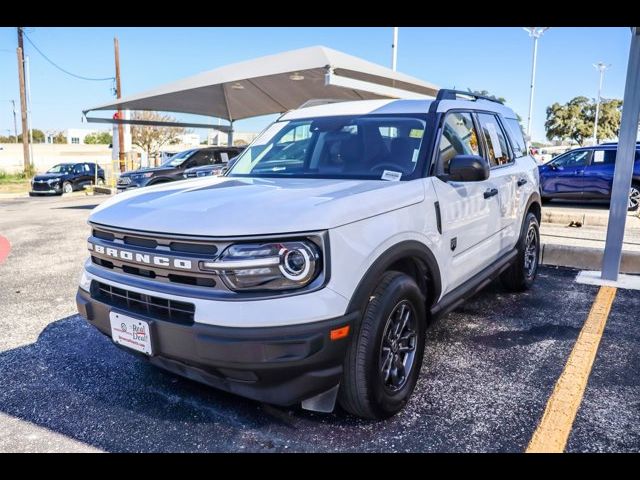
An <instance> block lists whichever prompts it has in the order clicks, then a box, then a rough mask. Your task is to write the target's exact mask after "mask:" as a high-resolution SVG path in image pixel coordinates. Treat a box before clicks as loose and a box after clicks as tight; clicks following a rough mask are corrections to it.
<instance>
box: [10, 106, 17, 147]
mask: <svg viewBox="0 0 640 480" xmlns="http://www.w3.org/2000/svg"><path fill="white" fill-rule="evenodd" d="M11 104H12V105H13V135H14V141H15V143H18V123H17V121H16V101H15V100H11Z"/></svg>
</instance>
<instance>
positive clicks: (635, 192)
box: [538, 143, 640, 210]
mask: <svg viewBox="0 0 640 480" xmlns="http://www.w3.org/2000/svg"><path fill="white" fill-rule="evenodd" d="M617 148H618V145H617V144H615V143H605V144H602V145H595V146H593V147H583V148H576V149H575V150H570V151H569V152H566V153H563V154H562V155H558V156H557V157H555V158H554V159H552V160H550V161H548V162H547V163H545V164H544V165H540V166H539V167H538V169H539V171H540V188H541V190H542V192H541V193H542V199H543V200H549V199H553V198H565V199H571V200H609V199H610V198H611V184H612V183H613V169H614V167H615V159H616V149H617ZM638 205H640V144H636V158H635V163H634V167H633V184H632V186H631V190H630V192H629V210H637V209H638Z"/></svg>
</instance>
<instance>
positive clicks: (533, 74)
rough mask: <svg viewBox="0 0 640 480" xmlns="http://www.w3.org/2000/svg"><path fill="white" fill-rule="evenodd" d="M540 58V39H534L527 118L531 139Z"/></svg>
mask: <svg viewBox="0 0 640 480" xmlns="http://www.w3.org/2000/svg"><path fill="white" fill-rule="evenodd" d="M537 57H538V37H537V36H534V37H533V63H532V64H531V85H530V86H529V116H528V117H527V136H528V137H529V139H531V118H532V117H533V92H534V90H535V86H536V59H537Z"/></svg>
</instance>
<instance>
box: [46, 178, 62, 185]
mask: <svg viewBox="0 0 640 480" xmlns="http://www.w3.org/2000/svg"><path fill="white" fill-rule="evenodd" d="M59 181H60V179H59V178H50V179H49V180H47V183H49V184H51V183H58V182H59Z"/></svg>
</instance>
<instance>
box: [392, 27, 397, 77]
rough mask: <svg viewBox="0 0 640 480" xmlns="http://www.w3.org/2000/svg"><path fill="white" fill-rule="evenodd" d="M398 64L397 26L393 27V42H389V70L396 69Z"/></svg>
mask: <svg viewBox="0 0 640 480" xmlns="http://www.w3.org/2000/svg"><path fill="white" fill-rule="evenodd" d="M397 64H398V27H393V43H392V44H391V70H393V71H394V72H395V71H396V65H397Z"/></svg>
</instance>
